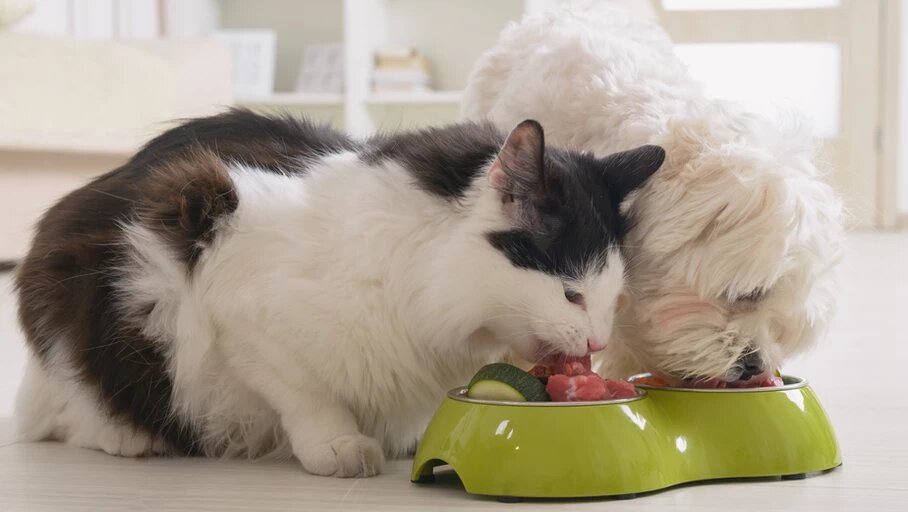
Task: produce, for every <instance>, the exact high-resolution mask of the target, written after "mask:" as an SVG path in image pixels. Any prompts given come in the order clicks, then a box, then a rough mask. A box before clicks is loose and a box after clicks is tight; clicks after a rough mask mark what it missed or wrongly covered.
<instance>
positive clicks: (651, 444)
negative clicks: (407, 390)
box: [411, 375, 842, 499]
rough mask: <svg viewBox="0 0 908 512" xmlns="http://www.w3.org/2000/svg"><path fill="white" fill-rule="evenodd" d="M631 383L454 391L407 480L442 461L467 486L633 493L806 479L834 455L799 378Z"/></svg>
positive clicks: (829, 464) (509, 493)
mask: <svg viewBox="0 0 908 512" xmlns="http://www.w3.org/2000/svg"><path fill="white" fill-rule="evenodd" d="M641 377H644V375H638V376H635V377H633V378H631V379H630V380H631V382H634V380H635V379H638V378H641ZM636 385H637V386H638V390H639V391H640V396H638V397H635V398H630V399H624V400H614V401H607V402H568V403H556V402H493V401H485V400H474V399H470V398H467V397H466V388H460V389H455V390H453V391H451V392H450V393H448V396H447V398H446V399H445V400H444V402H443V403H442V404H441V406H440V407H439V409H438V411H437V412H436V413H435V416H434V418H433V419H432V421H431V422H430V423H429V426H428V428H427V429H426V432H425V435H424V437H423V439H422V442H421V443H420V445H419V449H418V450H417V452H416V456H415V459H414V461H413V470H412V473H411V480H412V481H414V482H431V481H433V479H434V478H433V471H434V468H435V467H437V466H440V465H445V464H447V465H450V466H451V468H452V469H453V470H454V472H456V473H457V475H458V477H459V478H460V480H461V482H462V483H463V486H464V489H465V490H466V491H467V492H468V493H471V494H481V495H489V496H497V497H499V498H502V499H507V498H577V497H591V496H616V497H633V496H634V495H636V494H637V493H643V492H649V491H655V490H659V489H665V488H667V487H671V486H674V485H678V484H682V483H686V482H696V481H702V480H714V479H730V478H757V477H782V478H803V477H804V476H806V475H808V474H811V473H818V472H823V471H827V470H830V469H833V468H835V467H837V466H839V465H840V464H841V463H842V457H841V454H840V453H839V446H838V442H837V441H836V437H835V433H834V432H833V430H832V425H830V423H829V418H828V417H827V416H826V413H825V412H824V411H823V408H822V407H821V406H820V402H819V401H818V400H817V397H816V395H814V393H813V391H812V390H811V389H810V387H809V386H808V385H807V382H806V381H805V380H803V379H799V378H796V377H790V376H784V377H783V385H782V386H779V387H772V388H752V389H710V390H703V389H684V388H663V387H653V386H648V385H643V384H636Z"/></svg>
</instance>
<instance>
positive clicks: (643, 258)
mask: <svg viewBox="0 0 908 512" xmlns="http://www.w3.org/2000/svg"><path fill="white" fill-rule="evenodd" d="M462 114H463V116H464V117H466V118H469V119H480V118H490V119H491V120H492V121H493V122H495V123H496V124H498V125H499V126H502V127H506V126H511V125H512V124H513V123H515V122H517V121H519V120H521V119H524V118H527V117H531V118H535V119H538V120H539V121H540V122H542V123H543V124H544V125H545V126H546V136H547V137H549V140H550V141H552V142H554V143H556V144H561V145H566V146H569V147H574V148H580V149H584V150H588V151H591V152H593V153H595V154H596V155H600V156H601V155H605V154H608V153H612V152H614V151H618V150H622V149H627V148H630V147H634V146H637V145H640V144H658V145H660V146H662V147H664V148H665V149H666V151H667V160H666V163H665V165H664V166H663V168H662V170H660V171H659V173H657V174H656V176H655V177H654V179H653V180H651V181H650V182H649V184H648V185H646V186H645V187H644V188H643V189H641V190H640V191H639V192H638V193H637V196H636V197H635V198H632V199H631V200H629V202H628V203H627V204H626V205H625V207H627V208H629V209H630V212H631V214H632V218H633V219H634V221H635V223H636V224H635V227H634V228H633V229H632V231H631V233H630V234H629V237H628V239H627V245H626V252H627V255H628V257H629V260H630V262H629V276H628V277H629V281H628V290H629V294H630V296H631V300H630V301H629V303H628V305H627V307H625V308H624V310H623V311H622V314H621V316H620V318H619V320H618V324H619V326H618V328H617V329H616V332H615V334H614V336H613V337H612V343H611V345H610V346H609V348H608V349H607V351H606V355H607V358H606V365H605V367H604V371H605V373H609V374H612V375H618V376H621V375H626V374H628V373H630V372H632V371H636V370H638V369H640V367H643V368H645V369H648V370H651V371H656V372H658V373H661V374H663V375H666V376H669V377H678V378H690V377H693V378H699V377H702V378H707V377H708V378H715V377H718V378H724V379H726V380H735V379H738V378H741V376H742V373H745V372H746V371H747V370H746V369H745V368H744V367H743V366H742V362H741V361H742V360H747V361H753V353H754V352H758V353H759V354H760V356H761V358H760V359H762V362H763V364H762V365H761V366H762V368H761V369H764V370H768V369H771V368H776V367H779V366H780V365H781V364H782V363H783V362H784V361H785V360H786V358H788V357H790V356H792V355H794V354H796V353H799V352H802V351H803V350H805V349H807V348H808V347H810V346H811V345H812V344H813V343H814V342H815V341H817V339H818V338H819V337H821V336H822V334H823V332H824V330H825V327H826V326H827V324H828V322H829V320H830V317H831V315H832V313H833V310H834V303H835V299H836V292H837V286H836V278H835V268H836V266H837V262H838V261H839V259H840V245H841V241H842V236H843V235H842V208H841V203H840V200H839V198H838V196H837V195H836V194H835V193H834V192H833V190H832V189H831V188H830V187H829V186H828V185H827V184H825V183H824V182H823V181H822V180H821V176H820V173H819V172H818V170H817V168H816V166H815V164H814V162H813V160H814V154H813V151H814V149H813V145H812V141H811V138H810V137H809V136H808V135H807V134H806V133H805V132H804V131H803V130H800V129H793V128H789V127H784V128H783V127H780V124H781V123H774V122H773V121H771V120H768V119H763V118H760V117H757V116H755V115H752V114H749V113H747V112H745V111H744V110H743V109H742V108H741V107H740V106H738V105H735V104H731V103H728V102H723V101H717V100H715V99H710V98H707V97H706V96H705V95H704V92H703V88H702V87H701V86H700V84H698V83H697V82H696V81H694V80H693V79H692V78H691V77H690V76H689V75H688V73H687V71H686V69H685V67H684V65H683V64H682V63H681V62H680V61H679V60H678V58H677V57H676V56H675V55H674V53H673V51H672V44H671V41H670V40H669V38H668V36H667V34H666V33H665V32H664V31H663V30H662V29H661V28H660V27H658V26H657V25H656V24H655V23H653V22H651V21H649V20H646V19H643V18H640V17H635V16H634V15H632V14H630V13H629V12H628V11H625V10H623V9H621V8H618V7H615V6H611V5H604V6H603V5H600V6H598V7H596V8H595V9H580V8H572V7H567V8H563V9H562V10H559V11H555V12H549V13H544V14H541V15H537V16H531V17H528V18H526V19H524V21H523V22H522V23H520V24H515V25H512V26H510V27H509V28H508V29H506V30H505V31H504V33H503V34H502V35H501V38H500V41H499V43H498V44H497V46H496V47H495V48H494V49H492V50H491V51H489V52H487V53H486V54H485V55H483V56H482V57H481V58H480V60H479V61H478V62H477V64H476V65H475V67H474V69H473V72H472V75H471V77H470V80H469V84H468V87H467V91H466V94H465V97H464V102H463V106H462ZM748 355H749V356H750V357H747V358H745V357H744V356H748Z"/></svg>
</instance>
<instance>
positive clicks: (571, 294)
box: [564, 290, 586, 308]
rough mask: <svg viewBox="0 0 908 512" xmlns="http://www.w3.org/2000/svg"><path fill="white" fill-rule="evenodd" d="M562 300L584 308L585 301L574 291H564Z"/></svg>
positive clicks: (580, 294) (581, 295)
mask: <svg viewBox="0 0 908 512" xmlns="http://www.w3.org/2000/svg"><path fill="white" fill-rule="evenodd" d="M564 298H565V299H567V300H568V302H570V303H571V304H577V305H578V306H580V307H582V308H586V299H584V298H583V294H582V293H577V292H575V291H574V290H564Z"/></svg>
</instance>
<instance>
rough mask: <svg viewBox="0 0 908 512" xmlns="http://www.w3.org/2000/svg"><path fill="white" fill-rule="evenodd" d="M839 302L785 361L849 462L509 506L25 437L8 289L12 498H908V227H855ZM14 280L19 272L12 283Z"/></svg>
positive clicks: (222, 502) (722, 506)
mask: <svg viewBox="0 0 908 512" xmlns="http://www.w3.org/2000/svg"><path fill="white" fill-rule="evenodd" d="M844 270H845V275H844V288H843V295H842V300H841V303H840V312H839V315H838V318H837V320H836V322H835V325H834V326H833V328H832V330H831V332H830V333H829V336H828V338H827V340H826V342H825V343H824V344H823V345H822V346H821V347H819V348H818V349H817V350H816V351H815V352H814V353H812V354H811V355H810V357H807V358H803V359H801V360H798V361H794V362H792V364H791V365H790V366H789V367H788V368H786V369H785V370H786V372H787V373H791V374H794V375H799V376H804V377H807V378H808V379H809V380H810V381H811V384H812V386H813V388H814V389H815V390H816V391H817V393H818V394H819V396H820V398H821V399H822V401H823V403H824V405H825V407H826V409H827V412H828V413H829V415H830V416H831V418H832V420H833V423H834V424H835V427H836V430H837V433H838V435H839V441H840V443H841V445H842V450H843V453H844V465H843V466H842V467H841V468H839V469H837V470H835V471H833V472H831V473H829V474H826V475H823V476H818V477H814V478H809V479H807V480H800V481H786V482H776V481H758V482H744V483H720V484H705V485H694V486H685V487H680V488H675V489H670V490H668V491H664V492H660V493H656V494H651V495H648V496H644V497H640V498H637V499H635V500H629V501H613V500H612V501H610V500H584V501H554V502H552V501H527V502H523V503H521V504H520V505H504V504H500V503H498V502H496V501H494V500H490V499H486V498H477V497H471V496H469V495H467V494H465V493H464V492H463V490H462V488H461V487H460V486H459V483H458V482H457V480H456V479H455V478H453V477H447V478H441V479H440V481H439V482H438V483H436V484H433V485H426V486H416V485H413V484H411V483H410V482H409V479H408V473H409V461H406V460H400V461H393V462H391V463H390V464H389V466H388V467H387V470H386V472H385V473H384V474H383V475H381V476H378V477H376V478H371V479H364V480H340V479H331V478H319V477H313V476H309V475H306V474H304V473H303V471H302V470H301V469H300V468H299V467H298V466H296V465H295V464H292V463H250V462H242V461H227V462H225V461H213V460H204V459H122V458H115V457H110V456H107V455H104V454H101V453H97V452H91V451H87V450H80V449H75V448H69V447H66V446H63V445H60V444H56V443H38V444H16V443H15V442H14V440H13V437H12V422H11V420H10V419H9V416H10V414H11V403H12V393H13V391H14V389H15V386H16V383H17V382H18V379H19V376H20V375H21V364H22V350H21V348H20V344H21V341H20V339H19V338H20V335H19V334H18V332H17V330H16V328H15V326H14V324H13V323H12V322H13V315H12V312H11V311H10V309H11V308H12V301H11V299H10V298H9V297H8V294H7V293H5V292H2V293H0V418H2V417H6V419H0V511H18V510H53V511H60V510H86V511H88V510H91V511H102V510H189V509H192V510H261V511H265V510H394V511H397V510H420V511H425V510H439V509H445V510H495V511H501V510H508V509H512V508H519V509H522V508H539V509H541V508H545V509H565V510H567V509H569V510H610V511H623V510H634V511H639V510H678V511H686V510H715V511H735V512H745V511H759V512H773V511H788V510H797V511H814V510H815V511H822V512H827V511H835V510H854V511H858V510H860V511H864V510H867V511H878V510H879V511H883V510H893V511H895V510H898V511H904V510H908V391H906V383H908V328H906V326H908V234H898V235H895V234H873V235H871V234H859V235H852V236H851V237H850V238H849V250H848V253H847V256H846V262H845V269H844ZM0 286H3V287H5V286H7V282H6V281H3V282H0Z"/></svg>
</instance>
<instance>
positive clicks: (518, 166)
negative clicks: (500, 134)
mask: <svg viewBox="0 0 908 512" xmlns="http://www.w3.org/2000/svg"><path fill="white" fill-rule="evenodd" d="M544 160H545V139H544V137H543V133H542V126H540V125H539V123H537V122H536V121H533V120H532V119H527V120H526V121H524V122H522V123H520V124H518V125H517V127H516V128H514V129H513V130H511V133H510V134H509V135H508V138H507V140H506V141H505V143H504V146H502V147H501V151H499V152H498V158H496V159H495V162H494V163H493V164H492V167H491V168H489V183H491V184H492V187H494V188H495V190H497V191H498V192H499V194H501V200H502V202H503V203H509V202H513V201H515V200H522V199H530V200H533V199H538V198H540V197H542V196H543V195H544V194H545V176H544V167H545V166H544Z"/></svg>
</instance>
